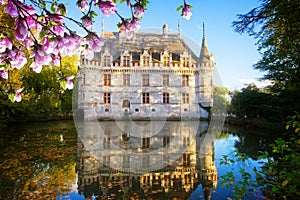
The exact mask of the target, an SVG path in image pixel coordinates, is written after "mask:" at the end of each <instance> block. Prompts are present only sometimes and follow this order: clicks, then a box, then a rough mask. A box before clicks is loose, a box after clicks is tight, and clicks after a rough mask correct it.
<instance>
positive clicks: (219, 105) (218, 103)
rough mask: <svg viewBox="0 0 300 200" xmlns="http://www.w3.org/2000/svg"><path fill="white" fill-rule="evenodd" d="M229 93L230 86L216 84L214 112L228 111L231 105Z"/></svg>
mask: <svg viewBox="0 0 300 200" xmlns="http://www.w3.org/2000/svg"><path fill="white" fill-rule="evenodd" d="M228 95H229V89H228V88H225V87H218V86H214V106H213V108H212V112H213V113H227V108H228V107H229V101H228V99H227V96H228Z"/></svg>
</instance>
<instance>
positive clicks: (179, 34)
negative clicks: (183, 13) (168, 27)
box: [178, 20, 181, 36]
mask: <svg viewBox="0 0 300 200" xmlns="http://www.w3.org/2000/svg"><path fill="white" fill-rule="evenodd" d="M178 36H181V33H180V20H178Z"/></svg>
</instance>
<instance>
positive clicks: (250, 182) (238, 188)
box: [220, 151, 257, 199]
mask: <svg viewBox="0 0 300 200" xmlns="http://www.w3.org/2000/svg"><path fill="white" fill-rule="evenodd" d="M235 157H237V160H234V159H231V158H229V157H228V156H227V155H223V158H222V159H221V162H220V164H221V165H228V166H230V167H231V169H230V171H228V172H227V173H226V174H224V175H223V176H221V177H220V178H221V181H220V183H221V185H222V187H227V188H232V190H233V195H234V197H235V198H236V199H242V198H243V197H246V196H247V193H252V192H254V191H255V190H257V182H256V178H255V177H254V176H252V175H251V174H250V173H249V171H250V170H249V167H248V166H243V167H241V166H239V168H238V171H235V170H234V169H236V163H237V162H240V161H242V162H245V161H247V160H248V159H249V157H248V156H247V155H246V154H244V153H239V152H237V151H236V152H235ZM255 170H256V169H253V172H254V171H255Z"/></svg>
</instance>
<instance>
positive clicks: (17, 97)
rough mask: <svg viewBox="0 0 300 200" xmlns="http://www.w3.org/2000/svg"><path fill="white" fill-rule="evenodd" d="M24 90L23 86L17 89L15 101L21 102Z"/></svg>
mask: <svg viewBox="0 0 300 200" xmlns="http://www.w3.org/2000/svg"><path fill="white" fill-rule="evenodd" d="M22 90H23V88H19V89H17V90H16V92H15V96H14V101H16V102H20V101H21V100H22V96H21V92H22Z"/></svg>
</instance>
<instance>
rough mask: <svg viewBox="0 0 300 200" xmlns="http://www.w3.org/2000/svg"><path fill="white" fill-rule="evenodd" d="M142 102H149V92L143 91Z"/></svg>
mask: <svg viewBox="0 0 300 200" xmlns="http://www.w3.org/2000/svg"><path fill="white" fill-rule="evenodd" d="M142 102H143V103H150V94H149V93H143V97H142Z"/></svg>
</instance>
